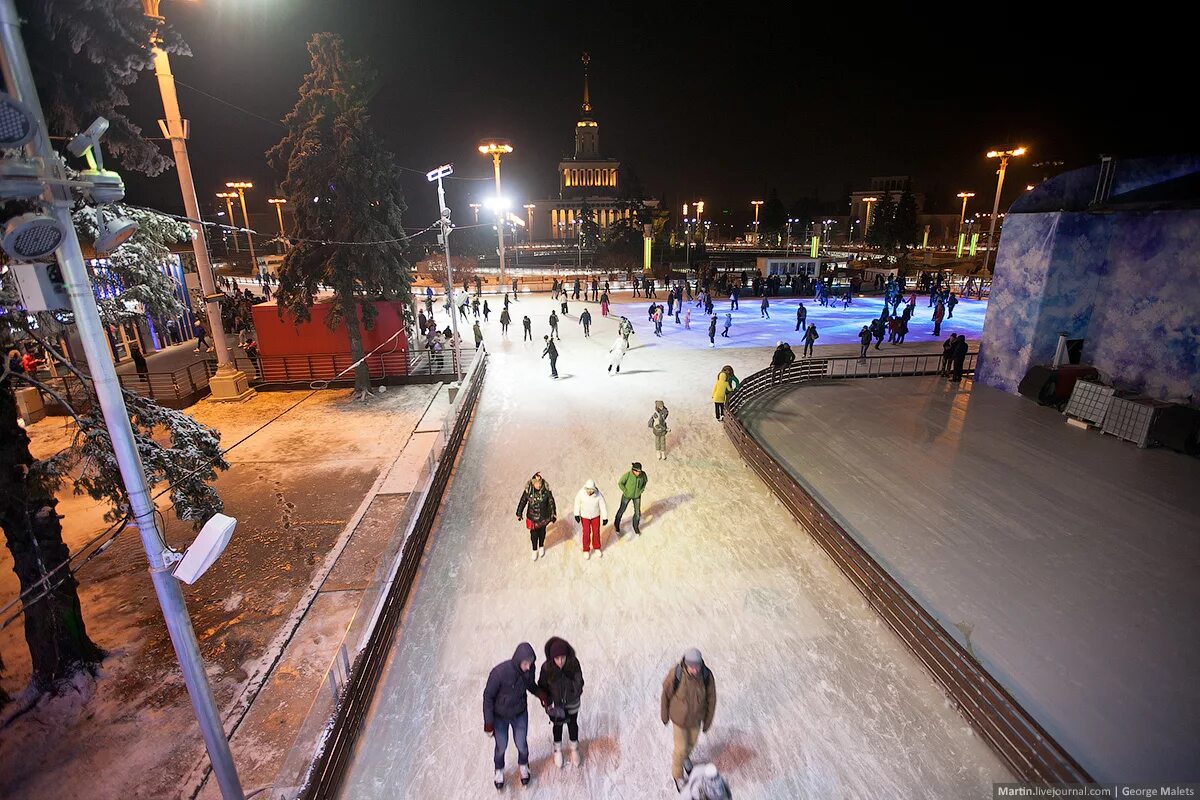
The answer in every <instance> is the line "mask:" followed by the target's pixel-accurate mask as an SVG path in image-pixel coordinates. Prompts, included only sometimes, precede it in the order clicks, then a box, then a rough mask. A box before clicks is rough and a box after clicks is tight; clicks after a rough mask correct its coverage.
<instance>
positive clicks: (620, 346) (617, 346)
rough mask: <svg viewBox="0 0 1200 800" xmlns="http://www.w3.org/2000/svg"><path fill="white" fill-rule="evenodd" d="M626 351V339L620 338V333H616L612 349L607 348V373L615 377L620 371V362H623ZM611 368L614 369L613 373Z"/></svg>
mask: <svg viewBox="0 0 1200 800" xmlns="http://www.w3.org/2000/svg"><path fill="white" fill-rule="evenodd" d="M628 349H629V340H628V339H627V338H625V337H624V336H622V335H621V334H620V333H618V334H617V339H616V341H614V342H613V345H612V347H610V348H608V352H609V359H608V371H609V372H610V373H612V374H614V375H615V374H617V373H619V372H620V371H621V361H622V360H624V358H625V351H626V350H628ZM613 367H616V370H615V371H614V369H613Z"/></svg>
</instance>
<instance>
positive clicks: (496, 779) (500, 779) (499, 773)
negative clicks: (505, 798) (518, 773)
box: [492, 769, 504, 789]
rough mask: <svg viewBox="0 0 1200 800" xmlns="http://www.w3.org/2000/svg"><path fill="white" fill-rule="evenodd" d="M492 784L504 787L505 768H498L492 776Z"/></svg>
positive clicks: (498, 787) (500, 787)
mask: <svg viewBox="0 0 1200 800" xmlns="http://www.w3.org/2000/svg"><path fill="white" fill-rule="evenodd" d="M492 784H493V785H495V787H496V788H497V789H503V788H504V770H502V769H498V770H496V774H495V775H493V776H492Z"/></svg>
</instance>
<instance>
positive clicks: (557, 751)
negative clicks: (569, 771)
mask: <svg viewBox="0 0 1200 800" xmlns="http://www.w3.org/2000/svg"><path fill="white" fill-rule="evenodd" d="M538 688H539V689H540V690H541V691H542V692H544V693H545V695H546V696H547V698H548V700H549V705H548V706H546V713H547V714H549V715H550V722H551V724H552V726H553V731H554V764H555V766H559V767H561V766H562V765H563V752H562V733H563V726H564V725H566V726H567V737H568V740H569V744H568V748H567V749H568V750H569V753H568V757H569V758H570V760H571V763H572V764H574V765H575V766H579V762H580V754H579V706H580V702H581V698H582V697H583V669H582V668H581V667H580V666H579V659H578V658H576V657H575V648H573V647H571V645H570V644H569V643H568V642H567V641H566V640H565V639H560V638H559V637H557V636H552V637H550V639H549V641H547V642H546V662H545V663H544V664H542V674H541V676H540V677H539V678H538Z"/></svg>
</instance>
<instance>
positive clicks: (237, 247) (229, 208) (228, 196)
mask: <svg viewBox="0 0 1200 800" xmlns="http://www.w3.org/2000/svg"><path fill="white" fill-rule="evenodd" d="M217 197H219V198H221V199H222V200H224V201H225V212H226V213H227V214H228V215H229V216H227V217H226V219H228V220H229V227H230V233H232V234H233V249H234V251H235V252H238V253H240V252H242V245H241V242H239V241H238V237H237V231H235V230H232V229H233V228H236V227H237V223H235V222H234V220H233V198H235V197H237V192H217ZM225 252H226V254H228V252H229V251H228V250H226V251H225Z"/></svg>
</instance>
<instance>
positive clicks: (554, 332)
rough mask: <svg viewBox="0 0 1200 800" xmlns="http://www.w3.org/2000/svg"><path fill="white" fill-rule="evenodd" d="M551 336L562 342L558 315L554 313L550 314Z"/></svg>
mask: <svg viewBox="0 0 1200 800" xmlns="http://www.w3.org/2000/svg"><path fill="white" fill-rule="evenodd" d="M563 313H564V314H565V313H566V312H565V311H564V312H563ZM550 335H551V336H553V337H554V338H555V339H558V340H559V341H562V337H561V336H559V335H558V315H557V314H555V313H554V312H553V311H551V312H550Z"/></svg>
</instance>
